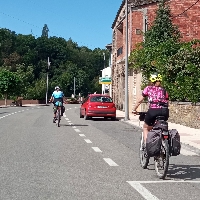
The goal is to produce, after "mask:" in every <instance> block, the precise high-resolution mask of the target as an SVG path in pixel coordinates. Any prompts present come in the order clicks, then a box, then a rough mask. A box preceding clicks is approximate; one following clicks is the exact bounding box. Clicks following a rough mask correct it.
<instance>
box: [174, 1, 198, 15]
mask: <svg viewBox="0 0 200 200" xmlns="http://www.w3.org/2000/svg"><path fill="white" fill-rule="evenodd" d="M199 1H200V0H197V1H196V2H195V3H193V4H192V5H191V6H190V7H189V8H187V9H186V10H184V11H183V12H182V13H180V14H178V15H176V16H172V18H175V17H178V16H180V15H182V14H183V13H185V12H187V11H188V10H189V9H190V8H192V7H193V6H194V5H196V4H197V3H198V2H199Z"/></svg>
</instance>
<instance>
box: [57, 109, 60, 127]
mask: <svg viewBox="0 0 200 200" xmlns="http://www.w3.org/2000/svg"><path fill="white" fill-rule="evenodd" d="M57 126H58V127H60V109H59V108H58V110H57Z"/></svg>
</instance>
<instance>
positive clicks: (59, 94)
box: [49, 86, 64, 122]
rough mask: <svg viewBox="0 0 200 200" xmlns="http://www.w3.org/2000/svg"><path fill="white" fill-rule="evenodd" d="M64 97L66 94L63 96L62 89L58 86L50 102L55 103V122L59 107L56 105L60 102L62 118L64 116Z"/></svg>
mask: <svg viewBox="0 0 200 200" xmlns="http://www.w3.org/2000/svg"><path fill="white" fill-rule="evenodd" d="M63 97H64V94H63V92H62V91H60V87H59V86H56V87H55V91H54V92H53V94H52V95H51V99H50V101H49V102H53V103H54V122H55V120H56V111H57V106H56V105H55V104H56V102H58V101H59V102H61V103H62V106H61V116H62V114H63V109H64V106H63V102H64V99H63Z"/></svg>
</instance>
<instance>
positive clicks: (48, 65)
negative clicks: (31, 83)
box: [46, 57, 51, 105]
mask: <svg viewBox="0 0 200 200" xmlns="http://www.w3.org/2000/svg"><path fill="white" fill-rule="evenodd" d="M50 64H51V62H49V57H48V60H47V89H46V105H47V97H48V89H49V67H50Z"/></svg>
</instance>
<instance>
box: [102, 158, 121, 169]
mask: <svg viewBox="0 0 200 200" xmlns="http://www.w3.org/2000/svg"><path fill="white" fill-rule="evenodd" d="M104 160H105V161H106V162H107V163H108V164H109V165H110V166H112V167H117V166H119V165H118V164H117V163H115V162H114V161H113V160H112V159H110V158H104Z"/></svg>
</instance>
